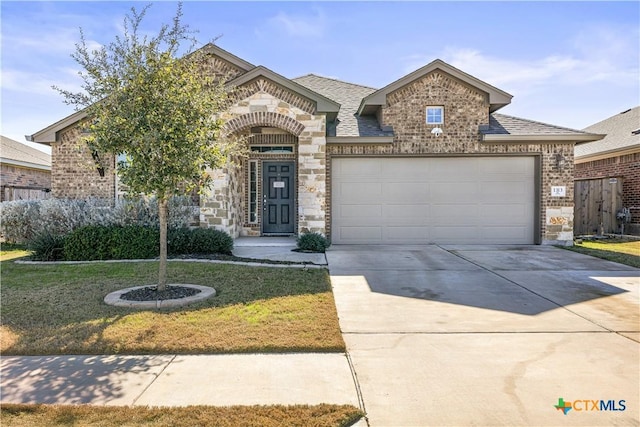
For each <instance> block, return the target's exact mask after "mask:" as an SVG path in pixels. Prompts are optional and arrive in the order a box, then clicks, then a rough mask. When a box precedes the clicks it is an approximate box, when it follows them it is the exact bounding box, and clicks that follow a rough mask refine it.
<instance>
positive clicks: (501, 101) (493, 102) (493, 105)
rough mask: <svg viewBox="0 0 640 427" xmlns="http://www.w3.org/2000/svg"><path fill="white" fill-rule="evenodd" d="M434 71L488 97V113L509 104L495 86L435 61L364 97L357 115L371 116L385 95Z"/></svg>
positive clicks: (506, 95) (505, 96)
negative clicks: (453, 78)
mask: <svg viewBox="0 0 640 427" xmlns="http://www.w3.org/2000/svg"><path fill="white" fill-rule="evenodd" d="M435 70H440V71H443V72H445V73H446V74H449V75H450V76H453V77H455V78H456V79H458V80H461V81H463V82H465V83H467V84H468V85H470V86H472V87H475V88H476V89H478V90H480V91H481V92H485V93H487V94H488V95H489V111H490V112H494V111H496V110H498V109H499V108H502V107H504V106H505V105H508V104H510V103H511V98H513V95H510V94H508V93H507V92H505V91H503V90H500V89H498V88H497V87H495V86H491V85H490V84H488V83H485V82H483V81H482V80H479V79H477V78H475V77H473V76H472V75H470V74H467V73H465V72H464V71H462V70H459V69H457V68H456V67H454V66H451V65H449V64H447V63H446V62H444V61H442V60H440V59H436V60H435V61H432V62H430V63H429V64H427V65H425V66H424V67H422V68H419V69H417V70H416V71H414V72H412V73H410V74H407V75H406V76H404V77H402V78H400V79H398V80H396V81H395V82H393V83H391V84H388V85H387V86H385V87H383V88H382V89H379V90H377V91H375V92H374V93H372V94H371V95H369V96H367V97H365V98H364V99H363V100H362V102H361V103H360V107H359V109H358V113H359V114H373V113H374V112H375V111H376V110H377V109H378V108H380V107H382V106H385V105H386V103H387V95H388V94H390V93H391V92H394V91H396V90H398V89H400V88H401V87H403V86H406V85H408V84H409V83H411V82H413V81H415V80H418V79H420V78H422V77H424V76H426V75H427V74H429V73H432V72H433V71H435Z"/></svg>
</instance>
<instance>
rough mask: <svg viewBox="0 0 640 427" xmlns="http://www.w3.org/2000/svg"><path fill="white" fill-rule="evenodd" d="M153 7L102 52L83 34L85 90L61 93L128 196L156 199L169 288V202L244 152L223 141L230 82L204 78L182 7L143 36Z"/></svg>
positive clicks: (130, 18)
mask: <svg viewBox="0 0 640 427" xmlns="http://www.w3.org/2000/svg"><path fill="white" fill-rule="evenodd" d="M149 7H150V6H146V7H145V8H143V9H142V10H141V11H140V12H138V11H137V10H136V9H135V8H132V9H131V13H130V14H129V15H127V16H126V17H125V19H124V26H123V34H121V35H116V36H115V39H114V41H112V42H111V43H109V44H106V45H103V46H101V47H100V48H98V49H90V48H89V44H88V43H87V40H86V38H85V36H84V33H83V31H82V30H81V31H80V42H79V43H77V44H76V46H75V47H76V49H75V52H74V53H73V54H72V57H73V58H74V59H75V61H76V62H77V63H78V64H79V65H80V66H81V67H82V71H80V73H79V74H80V76H81V78H82V81H83V83H82V91H81V92H71V91H67V90H62V89H58V88H56V89H58V91H59V92H61V94H62V95H63V96H64V98H65V102H67V103H68V104H72V105H74V106H76V109H78V110H84V111H85V112H86V113H87V122H86V123H85V126H86V132H83V140H84V141H85V142H86V143H87V144H88V145H89V147H90V149H91V150H92V151H94V152H97V153H98V154H99V155H100V154H103V153H109V154H113V155H115V156H120V158H121V160H120V161H119V162H118V174H119V177H120V179H121V181H122V183H123V184H125V185H126V186H127V188H128V190H129V191H130V192H131V193H134V194H147V195H155V196H156V197H157V198H158V205H159V210H160V212H159V217H160V236H161V237H160V260H161V266H160V279H159V287H160V288H164V286H165V285H166V227H167V225H166V214H167V212H166V210H167V201H168V198H169V197H171V196H172V195H176V194H182V193H184V192H185V191H189V190H191V189H193V188H194V187H202V186H205V185H207V184H209V183H210V179H211V178H210V176H209V174H208V173H207V169H208V168H216V167H220V166H222V165H223V164H224V163H225V161H226V159H227V158H228V156H229V155H230V154H233V152H234V150H237V149H238V148H237V147H238V146H237V145H236V144H234V143H233V142H231V141H227V140H223V139H222V138H221V135H220V130H221V128H222V124H223V123H222V121H221V120H220V119H219V117H218V113H219V112H221V111H222V110H224V108H225V106H226V102H227V99H228V98H227V92H226V90H225V87H224V80H222V79H217V80H215V79H214V77H213V76H210V75H207V74H206V73H205V72H204V70H205V69H206V68H205V67H203V66H202V65H203V61H206V57H205V55H204V54H203V53H202V52H201V51H196V50H194V49H195V47H196V45H197V41H196V39H195V38H194V36H193V34H194V32H193V31H191V30H190V29H189V27H188V26H187V25H183V24H182V23H181V18H182V6H181V5H179V6H178V10H177V13H176V16H175V17H174V18H173V22H172V24H165V25H163V26H162V27H161V28H160V30H159V31H158V33H157V34H156V35H155V36H149V35H146V34H144V32H143V31H142V29H141V24H142V22H143V19H144V17H145V14H146V12H147V10H148V8H149ZM101 166H102V167H108V166H109V165H104V164H103V165H101ZM163 218H164V222H163ZM163 268H164V271H163Z"/></svg>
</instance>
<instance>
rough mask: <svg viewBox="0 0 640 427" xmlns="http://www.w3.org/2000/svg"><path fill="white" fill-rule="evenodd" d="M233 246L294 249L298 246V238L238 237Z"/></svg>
mask: <svg viewBox="0 0 640 427" xmlns="http://www.w3.org/2000/svg"><path fill="white" fill-rule="evenodd" d="M233 246H234V247H236V248H242V247H261V246H266V247H268V246H273V247H276V246H282V247H292V248H294V247H295V246H296V237H295V236H287V237H271V236H262V237H238V238H237V239H235V240H234V241H233Z"/></svg>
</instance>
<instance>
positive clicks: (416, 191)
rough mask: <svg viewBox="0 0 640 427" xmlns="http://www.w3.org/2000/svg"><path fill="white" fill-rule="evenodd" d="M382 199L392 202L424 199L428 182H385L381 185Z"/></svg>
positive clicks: (427, 190) (427, 191)
mask: <svg viewBox="0 0 640 427" xmlns="http://www.w3.org/2000/svg"><path fill="white" fill-rule="evenodd" d="M381 191H382V193H381V194H382V195H384V200H385V201H388V202H394V203H403V202H407V203H413V202H415V201H416V200H426V198H427V197H428V196H429V192H430V191H429V184H427V183H424V182H387V183H384V184H382V187H381Z"/></svg>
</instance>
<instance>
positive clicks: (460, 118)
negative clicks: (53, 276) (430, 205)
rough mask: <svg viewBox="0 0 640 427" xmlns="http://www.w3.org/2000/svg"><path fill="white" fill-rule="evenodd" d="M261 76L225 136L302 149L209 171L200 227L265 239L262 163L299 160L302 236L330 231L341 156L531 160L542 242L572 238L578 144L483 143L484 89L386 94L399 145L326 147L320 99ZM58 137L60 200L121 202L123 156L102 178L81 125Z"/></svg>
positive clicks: (428, 86)
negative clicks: (437, 119) (435, 109)
mask: <svg viewBox="0 0 640 427" xmlns="http://www.w3.org/2000/svg"><path fill="white" fill-rule="evenodd" d="M204 53H205V56H204V57H203V58H204V59H203V61H204V62H203V67H204V69H205V70H206V72H208V73H212V74H214V75H216V76H227V77H231V78H233V77H241V76H243V75H244V73H246V72H248V71H246V69H247V67H246V66H243V65H242V64H241V63H237V62H236V63H232V62H233V61H232V62H229V61H227V60H224V59H221V58H219V57H217V56H216V55H215V52H211V54H208V53H207V52H204ZM223 56H224V55H223ZM227 58H228V57H227ZM243 67H244V68H243ZM257 71H259V69H258V70H257ZM254 74H257V76H256V77H255V78H252V79H251V80H249V79H248V75H247V79H246V80H247V81H244V83H242V84H241V85H240V87H237V88H235V89H234V91H233V92H232V93H231V97H230V104H229V107H228V108H227V109H226V110H225V111H224V112H223V113H221V114H220V118H221V119H222V120H223V121H224V122H225V127H224V129H223V133H225V134H227V135H233V136H238V137H242V138H244V139H245V140H246V141H247V144H248V145H251V144H260V145H268V144H276V143H281V144H284V142H283V141H286V145H292V146H293V151H292V152H291V153H277V154H275V153H255V152H249V154H248V155H246V156H244V157H241V158H238V159H236V160H235V162H233V164H230V165H228V166H227V167H226V168H224V169H219V170H210V171H209V173H210V175H211V177H212V178H213V185H212V186H211V187H210V188H208V189H205V191H204V195H203V196H202V197H201V198H200V226H202V227H215V228H218V229H222V230H225V231H227V232H229V233H230V234H231V235H232V236H233V237H237V236H240V235H260V234H261V229H262V224H261V221H262V219H261V212H262V209H261V206H260V202H261V199H262V197H257V201H254V203H257V212H254V213H255V215H253V216H252V215H251V213H250V212H249V204H250V203H251V202H250V192H251V188H250V182H249V179H250V178H249V177H250V173H251V172H250V170H252V171H253V172H254V173H255V174H256V176H255V177H254V178H255V180H256V181H255V182H257V188H256V191H257V192H258V193H261V191H262V189H261V185H262V179H261V177H262V170H261V167H262V166H261V165H262V162H263V161H265V160H294V161H295V165H296V167H295V171H296V175H295V183H296V189H295V194H296V199H295V200H296V201H295V203H296V204H295V211H296V214H297V215H296V225H295V230H296V232H297V233H301V232H305V231H316V232H320V233H323V234H327V235H330V232H331V230H330V227H331V206H330V201H331V194H330V191H331V182H330V177H331V158H332V156H360V155H361V156H371V155H375V156H406V155H412V156H440V155H470V156H479V155H481V156H487V155H497V156H531V157H534V158H535V159H536V171H537V175H538V185H539V188H538V189H537V190H538V194H539V196H538V197H537V200H536V203H537V205H538V206H539V211H538V212H537V214H536V218H537V219H538V221H539V224H538V227H537V230H539V233H540V234H539V236H538V239H537V240H539V241H541V242H542V243H569V242H571V241H572V238H573V203H574V202H573V173H574V165H573V143H571V142H558V141H545V142H536V141H534V142H529V141H531V140H530V139H529V140H528V141H527V142H486V141H484V140H483V137H482V135H481V133H480V129H482V128H484V127H486V126H487V125H489V116H490V108H491V105H490V100H489V97H490V95H489V94H487V93H486V92H484V91H482V90H480V89H478V88H476V87H475V86H472V85H470V84H468V83H466V82H464V81H462V80H459V79H458V78H456V77H455V76H454V75H450V74H448V73H447V72H443V71H441V70H440V69H436V70H435V71H432V72H429V73H427V74H425V75H423V76H421V77H418V78H416V79H415V80H413V81H411V82H409V83H407V84H405V85H404V86H402V87H399V88H395V90H393V91H392V92H390V93H387V94H386V103H385V104H384V105H382V106H381V107H380V108H379V111H378V113H377V118H378V120H379V122H380V125H381V126H382V127H384V128H385V129H386V128H387V127H388V128H390V129H393V135H394V136H393V142H384V143H382V142H380V143H375V142H371V141H370V140H369V141H367V142H366V143H363V141H356V142H355V143H345V142H344V141H342V142H340V143H336V144H333V143H332V144H327V117H326V115H325V114H324V113H319V112H317V111H316V104H315V103H314V102H312V101H311V100H310V99H308V98H307V97H306V96H302V95H301V94H299V93H297V92H295V91H293V90H292V89H291V86H289V85H287V84H284V85H283V84H282V81H281V80H280V84H279V83H277V81H278V78H277V77H274V78H273V79H272V77H273V76H272V75H270V74H269V73H264V72H263V73H262V74H259V73H256V72H254ZM454 74H455V73H454ZM265 76H267V77H265ZM268 76H271V77H268ZM240 81H242V78H241V79H240ZM285 86H286V87H285ZM307 95H308V94H307ZM492 102H493V101H492ZM507 103H508V102H507ZM427 106H442V107H444V124H442V125H438V127H440V128H442V130H443V132H442V134H441V135H439V136H436V135H434V134H432V133H431V130H432V129H433V127H434V126H433V125H427V123H426V121H425V108H426V107H427ZM252 128H275V129H277V130H278V131H277V132H276V134H277V135H270V136H267V135H261V134H259V133H258V134H252V133H251V132H252ZM59 135H60V136H59V140H58V141H57V142H55V143H52V151H53V152H52V157H53V175H52V188H53V195H54V196H55V197H70V198H85V197H90V196H91V197H100V198H109V199H111V200H113V199H114V196H115V191H116V184H115V181H116V180H115V179H114V174H113V164H114V159H113V158H112V157H111V158H105V159H104V161H105V163H107V164H108V165H109V166H110V167H109V168H107V170H106V171H105V175H104V177H101V176H100V175H99V174H98V171H97V170H96V166H95V162H94V159H93V158H92V156H91V153H90V152H89V151H88V149H87V147H86V146H82V145H81V144H78V142H77V141H78V140H79V137H80V135H79V133H78V130H77V128H73V127H70V128H67V129H64V130H62V131H60V132H59ZM558 155H562V156H563V158H564V160H565V165H564V166H563V167H561V168H559V167H558V166H557V165H556V157H557V156H558ZM252 165H253V166H252ZM250 168H253V169H250ZM552 186H564V187H566V195H565V197H561V198H557V197H551V187H552Z"/></svg>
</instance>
